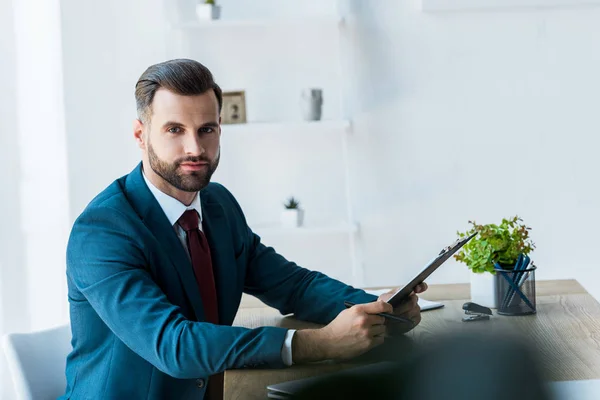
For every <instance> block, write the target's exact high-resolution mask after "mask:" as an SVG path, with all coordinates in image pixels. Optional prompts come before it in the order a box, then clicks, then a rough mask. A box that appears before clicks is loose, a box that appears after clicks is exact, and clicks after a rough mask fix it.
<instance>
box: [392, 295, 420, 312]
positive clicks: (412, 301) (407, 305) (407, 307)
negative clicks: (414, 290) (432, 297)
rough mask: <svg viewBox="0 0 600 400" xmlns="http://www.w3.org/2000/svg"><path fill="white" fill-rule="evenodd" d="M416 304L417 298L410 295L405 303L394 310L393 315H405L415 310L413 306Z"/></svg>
mask: <svg viewBox="0 0 600 400" xmlns="http://www.w3.org/2000/svg"><path fill="white" fill-rule="evenodd" d="M418 302H419V297H418V296H417V295H416V294H411V295H410V296H408V298H407V299H406V300H405V301H403V302H402V303H400V304H399V305H398V307H396V308H394V314H396V315H399V314H406V313H408V312H409V311H410V310H412V309H413V308H415V306H416V305H417V304H418Z"/></svg>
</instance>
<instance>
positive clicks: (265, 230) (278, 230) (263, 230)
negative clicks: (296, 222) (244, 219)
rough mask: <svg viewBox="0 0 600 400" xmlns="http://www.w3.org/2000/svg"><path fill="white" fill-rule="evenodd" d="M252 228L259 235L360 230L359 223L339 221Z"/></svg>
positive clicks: (316, 233) (323, 233)
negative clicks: (321, 224) (299, 225)
mask: <svg viewBox="0 0 600 400" xmlns="http://www.w3.org/2000/svg"><path fill="white" fill-rule="evenodd" d="M252 230H253V231H254V232H255V233H256V234H257V235H259V236H279V235H331V234H348V235H349V234H353V233H356V232H358V224H355V223H354V224H352V223H339V224H332V225H324V226H302V227H299V228H283V227H281V226H278V225H263V226H260V225H256V226H253V227H252Z"/></svg>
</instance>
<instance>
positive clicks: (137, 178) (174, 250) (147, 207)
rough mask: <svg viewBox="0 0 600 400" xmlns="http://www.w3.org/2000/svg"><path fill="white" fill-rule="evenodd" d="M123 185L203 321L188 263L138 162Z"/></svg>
mask: <svg viewBox="0 0 600 400" xmlns="http://www.w3.org/2000/svg"><path fill="white" fill-rule="evenodd" d="M126 185H127V188H126V192H127V196H128V198H129V200H130V202H131V203H132V205H133V206H134V207H135V208H136V210H137V212H138V214H139V216H140V217H141V218H142V220H143V222H144V223H145V224H146V226H147V227H148V229H149V230H150V231H151V232H152V234H153V235H154V237H155V238H156V239H157V240H158V242H159V243H160V244H161V245H162V247H163V248H164V250H165V251H166V252H167V253H168V254H169V258H170V259H171V262H172V263H173V265H174V267H175V270H176V271H177V274H178V275H179V279H180V281H181V285H182V286H183V289H184V290H185V294H186V295H187V298H188V299H189V301H190V303H191V306H192V308H193V310H194V314H195V315H196V318H197V319H198V320H199V321H203V320H204V309H203V305H202V298H201V297H200V292H199V291H198V286H197V284H196V279H195V277H194V270H193V269H192V264H191V262H190V259H189V257H188V255H187V253H186V250H185V248H184V247H183V246H182V245H181V242H180V241H179V238H178V237H177V234H176V233H175V230H174V229H173V226H171V224H170V223H169V220H168V219H167V216H166V215H165V213H164V211H163V210H162V208H161V207H160V204H158V202H157V201H156V198H155V197H154V196H153V195H152V192H150V189H148V186H146V182H144V178H143V176H142V167H141V163H140V164H139V165H138V167H137V168H136V169H135V170H133V172H132V173H131V174H129V176H128V177H127V180H126ZM170 290H180V288H170ZM217 290H218V288H217Z"/></svg>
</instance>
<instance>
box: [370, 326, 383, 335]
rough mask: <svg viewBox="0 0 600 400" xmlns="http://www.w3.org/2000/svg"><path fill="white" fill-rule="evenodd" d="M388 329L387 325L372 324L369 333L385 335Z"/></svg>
mask: <svg viewBox="0 0 600 400" xmlns="http://www.w3.org/2000/svg"><path fill="white" fill-rule="evenodd" d="M386 329H387V328H386V327H385V325H375V326H372V327H371V328H369V335H370V336H371V337H373V336H380V335H385V332H386Z"/></svg>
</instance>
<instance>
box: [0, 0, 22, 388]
mask: <svg viewBox="0 0 600 400" xmlns="http://www.w3.org/2000/svg"><path fill="white" fill-rule="evenodd" d="M15 62H16V60H15V35H14V24H13V10H12V2H11V1H0V182H2V184H1V185H0V220H1V221H2V225H1V227H0V335H2V334H4V333H6V332H9V331H11V330H23V329H24V328H26V325H27V323H28V321H27V320H26V319H24V318H22V317H20V316H22V314H23V313H24V312H25V311H26V310H27V296H25V294H24V292H23V291H22V290H21V289H20V286H21V287H22V285H25V274H24V269H23V268H21V266H22V264H21V262H22V261H21V260H22V258H23V235H22V233H21V230H20V205H19V195H18V194H19V184H18V177H19V174H18V166H19V153H18V152H17V151H15V149H16V148H17V142H18V131H17V129H16V126H17V117H16V110H17V107H16V79H15V76H16V66H15ZM9 303H10V304H11V307H10V308H9V307H8V306H7V304H9ZM5 368H6V366H5V358H4V355H1V356H0V398H5V399H10V398H12V387H11V385H10V381H9V379H8V376H7V374H6V369H5Z"/></svg>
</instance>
